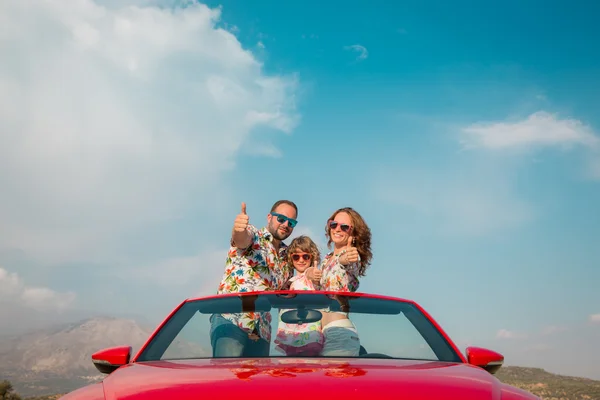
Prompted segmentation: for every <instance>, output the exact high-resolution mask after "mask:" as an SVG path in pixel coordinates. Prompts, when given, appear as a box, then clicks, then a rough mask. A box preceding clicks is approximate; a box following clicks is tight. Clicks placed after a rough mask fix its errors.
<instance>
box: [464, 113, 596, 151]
mask: <svg viewBox="0 0 600 400" xmlns="http://www.w3.org/2000/svg"><path fill="white" fill-rule="evenodd" d="M463 133H464V144H465V145H466V146H467V147H484V148H489V149H507V148H519V147H528V146H567V145H582V146H586V147H596V146H598V145H600V138H598V136H596V135H595V134H594V132H593V131H592V130H591V128H590V127H588V126H586V125H584V124H583V123H582V122H581V121H579V120H576V119H559V118H558V117H557V115H555V114H550V113H547V112H544V111H539V112H536V113H534V114H531V115H530V116H529V117H527V118H526V119H525V120H522V121H514V122H496V121H494V122H483V123H477V124H473V125H470V126H467V127H466V128H464V129H463Z"/></svg>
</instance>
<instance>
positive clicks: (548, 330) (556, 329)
mask: <svg viewBox="0 0 600 400" xmlns="http://www.w3.org/2000/svg"><path fill="white" fill-rule="evenodd" d="M567 330H568V328H567V327H566V326H558V325H549V326H546V327H544V328H543V329H542V335H553V334H555V333H561V332H566V331H567Z"/></svg>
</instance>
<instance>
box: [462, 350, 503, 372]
mask: <svg viewBox="0 0 600 400" xmlns="http://www.w3.org/2000/svg"><path fill="white" fill-rule="evenodd" d="M466 355H467V362H468V363H469V364H472V365H476V366H478V367H480V368H483V369H485V370H486V371H487V372H489V373H490V374H495V373H496V372H498V370H499V369H500V368H501V367H502V364H504V356H503V355H502V354H500V353H496V352H495V351H492V350H488V349H484V348H481V347H472V346H471V347H467V349H466Z"/></svg>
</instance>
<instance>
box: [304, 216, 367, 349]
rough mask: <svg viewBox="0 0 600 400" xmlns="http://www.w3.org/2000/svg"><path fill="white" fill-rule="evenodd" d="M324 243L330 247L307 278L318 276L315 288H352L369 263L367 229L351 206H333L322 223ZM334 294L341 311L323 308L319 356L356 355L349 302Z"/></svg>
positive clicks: (310, 270) (339, 290) (358, 346)
mask: <svg viewBox="0 0 600 400" xmlns="http://www.w3.org/2000/svg"><path fill="white" fill-rule="evenodd" d="M325 236H326V237H327V238H328V242H327V246H328V247H331V245H333V251H332V252H330V253H329V254H327V255H326V256H325V258H324V259H323V262H322V263H321V266H320V268H319V270H314V269H313V268H309V269H308V270H307V271H306V275H307V277H308V278H309V279H311V280H313V279H320V285H319V286H320V287H319V290H326V291H335V292H356V291H357V289H358V286H359V283H360V282H359V277H361V276H365V271H366V269H367V267H368V266H369V265H370V263H371V258H372V257H373V253H372V252H371V229H369V226H368V225H367V223H366V222H365V220H364V219H363V218H362V216H361V215H360V214H359V213H358V212H356V211H355V210H354V209H352V208H351V207H345V208H340V209H338V210H336V211H335V212H334V213H333V214H332V215H331V217H330V218H329V220H328V221H327V226H326V227H325ZM344 300H345V299H343V298H341V297H340V298H338V301H340V304H341V306H342V307H341V309H342V311H341V312H325V313H323V318H322V320H321V323H322V326H323V335H324V339H325V343H324V346H323V351H322V352H321V355H323V356H358V353H359V350H360V341H359V339H358V333H357V332H356V327H355V326H354V324H353V323H352V321H350V319H349V318H348V309H349V305H348V304H347V301H344Z"/></svg>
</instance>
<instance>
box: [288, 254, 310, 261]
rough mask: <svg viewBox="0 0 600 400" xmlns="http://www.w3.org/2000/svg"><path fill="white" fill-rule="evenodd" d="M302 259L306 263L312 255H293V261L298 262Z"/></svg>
mask: <svg viewBox="0 0 600 400" xmlns="http://www.w3.org/2000/svg"><path fill="white" fill-rule="evenodd" d="M300 257H302V259H303V260H304V261H308V260H310V254H302V255H300V254H292V260H294V261H298V260H299V259H300Z"/></svg>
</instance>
